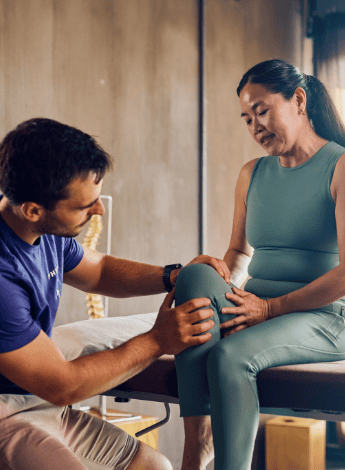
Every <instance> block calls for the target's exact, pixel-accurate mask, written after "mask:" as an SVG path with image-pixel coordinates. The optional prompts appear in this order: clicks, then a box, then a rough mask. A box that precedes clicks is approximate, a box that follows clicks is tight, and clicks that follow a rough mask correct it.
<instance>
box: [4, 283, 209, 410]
mask: <svg viewBox="0 0 345 470" xmlns="http://www.w3.org/2000/svg"><path fill="white" fill-rule="evenodd" d="M173 298H174V292H173V291H172V292H171V293H169V294H168V295H167V296H166V298H165V300H164V302H163V304H162V307H161V309H160V311H159V313H158V316H157V320H156V322H155V325H154V326H153V328H152V329H151V330H150V331H149V332H147V333H144V334H142V335H138V336H136V337H135V338H132V339H131V340H129V341H127V342H126V343H124V344H122V345H120V346H118V347H117V348H115V349H110V350H106V351H100V352H97V353H94V354H90V355H87V356H83V357H80V358H77V359H75V360H73V361H66V359H65V358H64V356H63V354H62V353H61V351H60V350H59V349H58V348H57V346H56V345H55V344H54V343H53V341H52V340H51V339H50V338H49V337H48V336H47V335H46V334H45V333H44V332H43V331H41V333H40V334H39V335H38V336H37V338H36V339H34V340H33V341H32V342H31V343H29V344H27V345H26V346H24V347H22V348H20V349H17V350H15V351H10V352H6V353H1V354H0V373H1V374H3V375H4V376H5V377H7V378H8V379H9V380H11V381H12V382H14V383H16V384H17V385H19V386H20V387H22V388H23V389H25V390H27V391H28V392H30V393H33V394H34V395H37V396H39V397H41V398H43V399H45V400H47V401H49V402H51V403H54V404H55V405H58V406H64V405H68V404H72V403H77V402H80V401H82V400H85V399H86V398H89V397H91V396H94V395H98V394H100V393H102V392H104V391H106V390H109V389H111V388H113V387H116V386H117V385H119V384H120V383H123V382H124V381H126V380H127V379H129V378H130V377H132V376H134V375H136V374H138V373H139V372H140V371H142V370H143V369H145V368H146V367H147V366H148V365H149V364H151V363H152V362H153V361H155V360H156V359H157V358H158V357H159V356H161V355H162V354H178V353H179V352H181V351H183V350H184V349H186V348H187V347H189V346H196V345H199V344H203V343H205V342H207V341H208V340H209V339H210V338H211V333H207V331H208V330H209V329H210V328H212V327H213V325H214V322H213V321H212V320H210V318H211V317H212V316H213V310H211V309H203V310H198V309H200V308H202V307H206V306H208V305H209V304H210V300H209V299H205V298H204V299H195V300H191V301H189V302H186V303H185V304H183V305H180V306H179V307H176V308H171V304H172V302H173ZM206 319H208V321H205V322H203V323H197V324H195V323H196V322H199V321H200V320H206ZM201 333H205V334H201ZM195 335H197V336H195Z"/></svg>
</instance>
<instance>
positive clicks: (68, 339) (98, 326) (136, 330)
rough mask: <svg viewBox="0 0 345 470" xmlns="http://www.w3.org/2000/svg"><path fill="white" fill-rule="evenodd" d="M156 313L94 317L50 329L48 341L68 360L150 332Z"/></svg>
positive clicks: (112, 346)
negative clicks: (52, 342) (51, 332)
mask: <svg viewBox="0 0 345 470" xmlns="http://www.w3.org/2000/svg"><path fill="white" fill-rule="evenodd" d="M157 315H158V314H157V313H142V314H139V315H129V316H125V317H110V318H98V319H94V320H92V319H89V320H83V321H78V322H75V323H69V324H67V325H61V326H57V327H56V328H54V329H53V334H52V340H53V341H54V343H55V344H56V345H57V347H58V348H59V349H60V350H61V351H62V353H63V355H64V356H65V358H66V359H67V360H68V361H71V360H73V359H75V358H76V357H79V356H85V355H86V354H91V353H93V352H96V351H103V350H104V349H113V348H116V346H119V345H120V344H121V343H124V342H126V341H128V340H129V339H131V338H134V336H138V335H140V334H141V333H145V332H147V331H149V330H151V328H152V326H153V325H154V323H155V320H156V317H157Z"/></svg>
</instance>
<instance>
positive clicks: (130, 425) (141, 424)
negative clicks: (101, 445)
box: [88, 408, 159, 451]
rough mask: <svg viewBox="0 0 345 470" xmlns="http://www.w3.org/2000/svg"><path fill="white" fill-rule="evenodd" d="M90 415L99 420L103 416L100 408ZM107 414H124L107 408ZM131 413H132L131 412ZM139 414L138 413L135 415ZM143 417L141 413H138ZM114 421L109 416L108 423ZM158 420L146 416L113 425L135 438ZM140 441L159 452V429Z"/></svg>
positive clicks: (93, 409) (92, 411)
mask: <svg viewBox="0 0 345 470" xmlns="http://www.w3.org/2000/svg"><path fill="white" fill-rule="evenodd" d="M88 413H90V414H92V415H94V416H97V417H98V418H101V414H100V412H99V409H98V408H91V409H90V410H89V411H88ZM107 413H123V411H119V410H112V409H109V408H107ZM130 413H131V412H130ZM133 414H137V413H133ZM138 414H139V415H141V413H138ZM113 419H114V417H113V416H108V417H107V419H106V421H112V420H113ZM158 421H159V420H158V419H157V418H154V417H152V416H145V415H141V419H137V420H135V421H130V420H128V421H121V422H119V423H112V424H114V426H117V427H118V428H120V429H123V430H124V431H126V432H127V433H128V434H130V435H131V436H134V437H135V433H136V432H138V431H141V430H142V429H145V428H148V427H149V426H152V425H153V424H156V423H158ZM137 439H139V441H142V442H144V443H145V444H147V445H148V446H150V447H152V448H153V449H155V450H157V451H158V429H154V430H153V431H150V432H148V433H146V434H144V435H143V436H140V437H138V438H137Z"/></svg>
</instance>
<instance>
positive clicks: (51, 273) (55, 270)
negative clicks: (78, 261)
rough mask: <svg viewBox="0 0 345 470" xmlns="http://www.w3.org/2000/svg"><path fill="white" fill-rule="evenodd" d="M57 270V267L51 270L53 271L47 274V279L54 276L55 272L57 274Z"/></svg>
mask: <svg viewBox="0 0 345 470" xmlns="http://www.w3.org/2000/svg"><path fill="white" fill-rule="evenodd" d="M58 269H59V266H56V268H55V269H53V271H50V273H48V279H50V278H51V277H54V276H56V275H57V272H58Z"/></svg>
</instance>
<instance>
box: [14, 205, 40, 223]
mask: <svg viewBox="0 0 345 470" xmlns="http://www.w3.org/2000/svg"><path fill="white" fill-rule="evenodd" d="M20 209H21V212H22V214H23V215H24V217H25V218H26V220H28V221H29V222H33V223H35V222H38V221H39V220H40V219H41V217H42V216H43V215H44V212H45V210H44V207H42V206H41V205H39V204H36V202H24V203H23V204H22V205H21V206H20Z"/></svg>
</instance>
